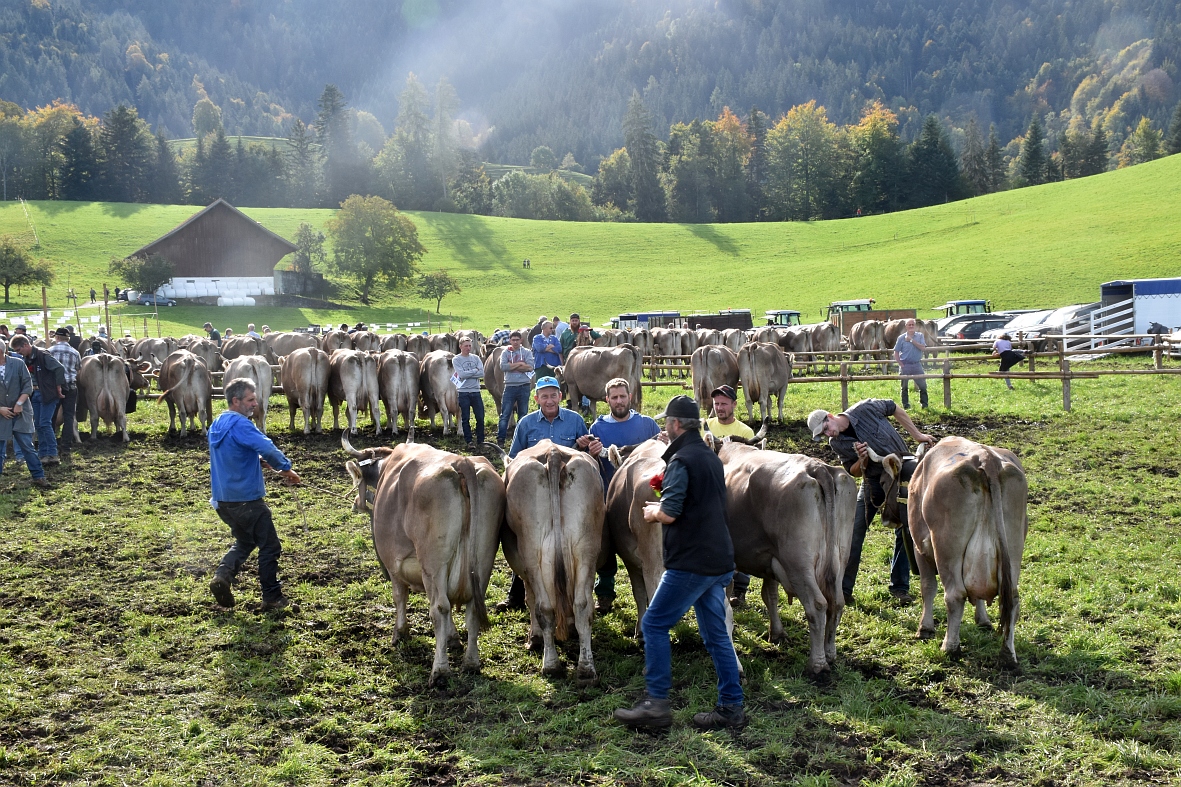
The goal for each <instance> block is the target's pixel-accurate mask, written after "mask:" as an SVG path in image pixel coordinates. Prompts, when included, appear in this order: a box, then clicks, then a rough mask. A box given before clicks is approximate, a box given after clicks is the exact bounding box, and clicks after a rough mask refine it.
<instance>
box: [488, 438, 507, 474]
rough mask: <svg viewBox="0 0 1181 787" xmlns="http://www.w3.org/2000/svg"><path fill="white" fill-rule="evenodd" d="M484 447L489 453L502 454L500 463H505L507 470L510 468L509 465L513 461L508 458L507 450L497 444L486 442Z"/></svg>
mask: <svg viewBox="0 0 1181 787" xmlns="http://www.w3.org/2000/svg"><path fill="white" fill-rule="evenodd" d="M484 447H485V448H487V449H488V450H489V451H492V452H493V453H497V454H500V461H501V462H503V463H504V466H505V467H506V468H507V467H508V463H509V462H511V461H512V460H511V459H509V458H508V454H507V453H506V452H505V450H504V449H503V448H501V447H500V446H499V445H497V444H496V443H492V442H489V441H487V440H485V441H484Z"/></svg>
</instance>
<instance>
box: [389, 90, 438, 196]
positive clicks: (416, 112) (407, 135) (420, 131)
mask: <svg viewBox="0 0 1181 787" xmlns="http://www.w3.org/2000/svg"><path fill="white" fill-rule="evenodd" d="M429 108H430V100H429V98H428V97H427V92H426V89H425V88H423V86H422V83H421V82H419V81H418V77H417V76H415V75H414V74H410V75H409V76H408V77H407V78H406V88H405V89H404V90H403V91H402V93H401V94H400V95H399V96H398V117H397V120H396V121H395V128H394V134H393V137H392V138H391V139H390V141H389V142H388V143H387V145H386V147H387V148H391V145H392V148H391V149H390V150H389V151H387V150H386V149H383V150H382V153H383V156H387V157H388V158H389V159H392V162H391V163H390V164H389V165H388V166H386V167H385V170H386V173H387V175H386V177H387V179H389V180H391V181H392V182H391V183H390V184H389V186H390V191H391V192H392V194H393V196H394V202H395V204H397V205H401V206H403V207H405V208H407V209H410V210H427V209H429V208H431V207H432V206H433V205H434V202H435V199H437V195H439V194H440V193H442V187H440V186H437V184H436V183H435V180H436V178H435V172H434V169H433V167H432V165H431V147H432V144H431V142H432V140H431V121H430V117H429V116H428V115H427V111H428V109H429Z"/></svg>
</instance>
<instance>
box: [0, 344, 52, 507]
mask: <svg viewBox="0 0 1181 787" xmlns="http://www.w3.org/2000/svg"><path fill="white" fill-rule="evenodd" d="M16 341H17V339H15V338H14V339H13V342H14V343H15V342H16ZM21 341H26V342H27V341H28V339H27V338H22V339H21ZM32 395H33V378H32V376H31V375H30V374H29V370H28V368H27V367H26V366H25V363H24V360H23V359H22V358H21V357H20V356H19V355H16V354H10V355H7V356H4V357H2V358H0V473H3V472H4V459H5V451H6V450H7V445H8V441H9V440H11V441H12V445H13V447H14V448H15V449H16V452H17V456H18V458H20V459H23V460H24V461H25V464H27V465H28V467H29V474H30V475H31V476H32V477H33V484H34V485H36V486H39V487H48V486H49V481H47V480H46V479H45V468H44V467H43V466H42V464H41V460H40V459H38V458H37V449H35V448H33V432H34V428H35V427H34V426H33V406H32V403H31V402H29V397H30V396H32Z"/></svg>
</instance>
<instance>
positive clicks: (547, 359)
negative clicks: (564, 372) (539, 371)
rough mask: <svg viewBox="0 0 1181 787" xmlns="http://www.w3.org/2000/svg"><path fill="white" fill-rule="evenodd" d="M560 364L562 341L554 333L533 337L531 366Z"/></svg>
mask: <svg viewBox="0 0 1181 787" xmlns="http://www.w3.org/2000/svg"><path fill="white" fill-rule="evenodd" d="M561 365H562V341H561V339H559V338H558V337H557V336H556V335H554V334H552V333H551V334H550V335H549V336H543V335H542V334H540V333H539V334H537V335H536V336H534V337H533V368H535V369H536V368H539V367H541V366H561Z"/></svg>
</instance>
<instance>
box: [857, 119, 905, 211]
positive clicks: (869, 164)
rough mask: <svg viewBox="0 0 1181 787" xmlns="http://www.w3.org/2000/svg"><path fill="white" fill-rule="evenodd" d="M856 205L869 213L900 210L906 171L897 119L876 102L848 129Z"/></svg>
mask: <svg viewBox="0 0 1181 787" xmlns="http://www.w3.org/2000/svg"><path fill="white" fill-rule="evenodd" d="M849 141H850V144H851V146H852V151H853V157H854V162H853V183H852V192H851V198H852V200H853V205H854V206H855V207H857V208H859V209H861V210H862V211H863V212H866V213H885V212H886V211H891V210H897V208H898V204H899V201H900V198H901V195H900V191H901V181H902V174H903V170H904V168H905V167H904V164H903V156H902V142H901V141H900V140H899V138H898V118H897V116H896V115H895V114H894V113H893V112H891V111H890V110H888V109H886V108H885V107H884V106H882V104H881V103H879V102H877V101H875V102H874V103H873V104H872V105H870V106H869V107H868V108H867V109H866V110H865V113H864V114H863V115H862V116H861V122H860V123H858V124H857V125H856V126H853V127H851V128H850V129H849Z"/></svg>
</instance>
